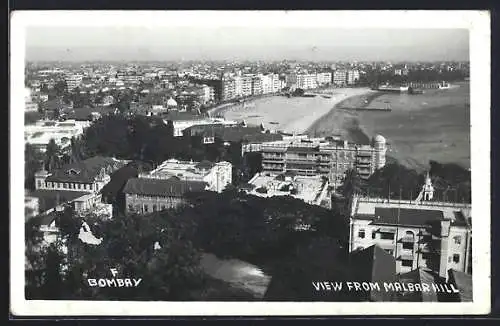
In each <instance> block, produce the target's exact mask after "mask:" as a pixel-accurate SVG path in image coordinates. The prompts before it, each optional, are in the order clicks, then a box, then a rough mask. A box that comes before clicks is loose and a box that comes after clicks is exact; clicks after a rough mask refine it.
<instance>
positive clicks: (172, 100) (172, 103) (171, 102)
mask: <svg viewBox="0 0 500 326" xmlns="http://www.w3.org/2000/svg"><path fill="white" fill-rule="evenodd" d="M167 106H177V102H176V101H175V100H174V99H173V98H169V99H168V101H167Z"/></svg>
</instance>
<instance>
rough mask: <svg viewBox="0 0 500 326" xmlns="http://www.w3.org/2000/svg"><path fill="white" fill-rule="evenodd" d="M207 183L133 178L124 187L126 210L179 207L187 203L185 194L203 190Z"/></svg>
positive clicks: (153, 210)
mask: <svg viewBox="0 0 500 326" xmlns="http://www.w3.org/2000/svg"><path fill="white" fill-rule="evenodd" d="M205 189H206V183H205V182H200V181H182V180H179V179H178V178H176V177H172V178H169V179H157V178H142V177H140V178H132V179H129V180H128V181H127V183H126V184H125V187H124V189H123V193H124V194H125V207H126V212H127V213H128V214H130V213H139V214H148V213H152V212H155V211H161V210H164V209H172V208H177V207H179V206H181V205H183V204H184V203H185V197H184V196H185V194H186V193H189V192H196V191H203V190H205Z"/></svg>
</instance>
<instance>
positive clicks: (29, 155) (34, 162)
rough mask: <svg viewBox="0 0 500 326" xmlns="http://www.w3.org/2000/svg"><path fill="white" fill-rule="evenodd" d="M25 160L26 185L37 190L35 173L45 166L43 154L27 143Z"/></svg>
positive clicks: (27, 187)
mask: <svg viewBox="0 0 500 326" xmlns="http://www.w3.org/2000/svg"><path fill="white" fill-rule="evenodd" d="M24 160H25V164H24V176H25V179H24V187H25V188H26V189H29V190H35V173H36V172H37V171H38V170H39V169H40V168H41V167H42V166H43V160H44V158H43V154H42V153H40V152H39V151H37V150H36V149H35V148H34V147H33V146H32V145H31V144H29V143H27V144H26V145H25V147H24Z"/></svg>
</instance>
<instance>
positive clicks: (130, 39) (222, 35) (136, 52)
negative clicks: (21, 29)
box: [26, 26, 469, 61]
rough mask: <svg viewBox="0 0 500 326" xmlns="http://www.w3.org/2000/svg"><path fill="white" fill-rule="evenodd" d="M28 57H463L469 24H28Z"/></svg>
mask: <svg viewBox="0 0 500 326" xmlns="http://www.w3.org/2000/svg"><path fill="white" fill-rule="evenodd" d="M26 59H27V60H29V61H53V60H57V61H92V60H103V61H108V60H125V61H126V60H130V61H136V60H137V61H148V60H159V61H161V60H165V61H170V60H175V61H177V60H284V59H287V60H310V61H344V60H346V61H379V60H380V61H465V60H469V32H468V30H466V29H401V28H398V29H395V28H386V29H382V28H379V29H374V28H370V29H367V28H358V29H352V28H350V29H339V28H336V27H327V28H318V27H311V28H308V27H300V28H294V27H279V26H268V27H265V28H264V27H261V28H256V27H241V26H240V27H209V26H205V27H199V26H188V27H166V26H161V27H155V28H147V27H140V26H134V27H111V26H101V27H64V28H63V27H61V26H55V27H54V26H52V27H51V26H42V27H40V26H29V27H27V28H26Z"/></svg>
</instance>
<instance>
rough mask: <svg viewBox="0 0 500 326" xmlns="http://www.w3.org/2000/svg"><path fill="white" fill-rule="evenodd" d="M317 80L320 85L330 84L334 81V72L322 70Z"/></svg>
mask: <svg viewBox="0 0 500 326" xmlns="http://www.w3.org/2000/svg"><path fill="white" fill-rule="evenodd" d="M316 80H317V83H318V85H319V86H323V85H329V84H331V83H332V73H331V72H320V73H318V74H317V75H316Z"/></svg>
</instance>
